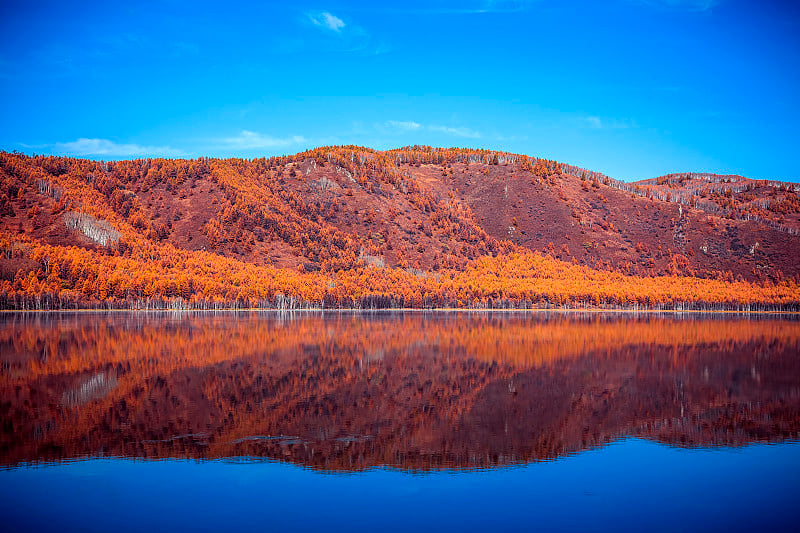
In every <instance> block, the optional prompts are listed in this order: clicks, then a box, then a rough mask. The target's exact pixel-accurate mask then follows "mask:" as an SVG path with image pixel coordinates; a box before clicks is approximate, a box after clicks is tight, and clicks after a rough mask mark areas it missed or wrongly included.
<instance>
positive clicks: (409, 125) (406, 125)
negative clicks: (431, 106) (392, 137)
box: [376, 120, 481, 139]
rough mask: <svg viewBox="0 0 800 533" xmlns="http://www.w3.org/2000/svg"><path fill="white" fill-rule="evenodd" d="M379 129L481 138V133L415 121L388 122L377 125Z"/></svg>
mask: <svg viewBox="0 0 800 533" xmlns="http://www.w3.org/2000/svg"><path fill="white" fill-rule="evenodd" d="M376 126H377V127H378V128H379V129H382V130H384V131H387V130H388V131H389V132H393V133H410V132H420V131H435V132H439V133H446V134H447V135H452V136H454V137H466V138H470V139H478V138H480V137H481V133H480V132H479V131H476V130H473V129H470V128H464V127H453V126H441V125H437V124H420V123H419V122H414V121H413V120H387V121H386V122H385V123H383V124H379V125H376Z"/></svg>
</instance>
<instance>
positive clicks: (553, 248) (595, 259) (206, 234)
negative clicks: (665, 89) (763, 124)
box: [0, 147, 800, 280]
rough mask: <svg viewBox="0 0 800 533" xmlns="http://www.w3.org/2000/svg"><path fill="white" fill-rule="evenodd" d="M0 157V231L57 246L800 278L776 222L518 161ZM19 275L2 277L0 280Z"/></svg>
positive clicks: (789, 241)
mask: <svg viewBox="0 0 800 533" xmlns="http://www.w3.org/2000/svg"><path fill="white" fill-rule="evenodd" d="M498 154H499V156H500V157H497V156H498ZM0 155H1V157H0V163H1V164H0V178H2V184H3V190H2V193H1V194H0V226H2V228H3V229H12V230H15V231H20V232H24V233H28V234H30V235H31V236H33V237H35V238H37V239H41V240H42V241H44V242H47V243H51V244H61V245H70V244H76V245H79V246H85V247H95V248H96V247H97V246H98V244H97V242H93V241H92V239H90V238H88V237H87V236H86V235H85V234H83V233H81V232H80V231H76V230H72V229H69V228H67V226H66V224H65V217H67V216H69V214H70V213H74V212H76V211H78V212H86V213H89V214H92V215H93V216H94V217H96V218H97V220H98V221H107V222H108V223H110V225H111V227H113V228H115V229H117V230H119V231H120V232H121V233H122V235H123V237H122V240H123V241H124V240H125V239H138V238H144V239H149V240H153V241H162V242H169V243H172V244H174V245H175V246H178V247H180V248H186V249H190V250H200V249H206V250H209V251H213V252H215V253H219V254H221V255H224V256H228V257H234V258H237V259H240V260H244V261H248V262H252V263H255V264H268V263H272V264H274V265H276V266H279V267H289V268H301V267H302V268H303V269H305V270H315V269H323V270H335V269H339V268H351V267H353V266H354V265H358V264H364V263H372V264H382V263H383V264H386V265H387V266H401V267H412V268H419V269H425V270H437V269H439V268H448V267H456V268H462V267H463V266H465V265H466V263H467V261H469V260H470V259H474V258H476V257H479V256H482V255H486V254H492V255H496V254H497V253H500V252H503V251H511V250H513V249H514V248H515V247H516V246H521V247H525V248H528V249H531V250H538V251H549V252H551V253H552V254H553V255H554V256H556V257H558V258H561V259H565V260H574V261H576V262H578V263H581V264H587V265H590V266H595V267H603V268H613V269H618V270H621V271H624V272H628V273H637V274H643V275H654V274H664V273H684V274H692V273H697V274H699V275H703V276H711V275H717V274H715V272H730V273H731V274H732V276H734V277H738V276H742V277H744V278H746V279H751V280H753V279H764V278H767V277H772V278H780V277H782V276H789V277H798V276H800V262H798V261H797V258H798V257H800V238H799V237H797V236H796V235H791V234H790V233H788V232H786V231H780V230H778V229H774V228H772V227H770V226H769V225H768V224H767V223H766V222H760V221H747V220H737V219H732V218H725V217H723V216H720V215H722V214H724V213H722V212H720V213H719V214H711V213H708V212H706V211H703V210H701V209H696V208H692V207H690V206H688V205H679V204H677V203H675V202H666V201H661V200H658V199H656V198H649V199H648V198H646V197H644V196H638V195H635V194H632V193H630V192H626V191H622V190H620V189H619V188H616V187H614V186H613V185H614V184H613V182H610V181H609V184H606V183H603V180H602V179H601V180H597V179H592V178H589V179H582V178H581V177H579V176H578V175H580V174H581V173H579V172H577V171H576V170H574V169H573V167H569V166H567V165H557V164H555V163H554V162H544V161H542V160H531V159H529V158H526V157H525V156H516V155H513V154H503V153H495V152H481V151H467V150H439V149H431V148H427V147H414V148H408V149H400V150H394V151H389V152H375V151H372V150H369V149H364V148H358V147H326V148H321V149H317V150H314V151H311V152H306V153H302V154H298V155H296V156H290V157H283V158H272V159H262V160H252V161H244V160H235V159H231V160H209V159H200V160H193V161H182V160H141V161H122V162H114V163H98V162H94V161H87V160H76V159H67V158H41V157H39V158H30V157H26V156H22V155H18V154H7V153H3V154H0ZM531 162H535V165H533V166H532V165H531V164H530V163H531ZM562 168H563V169H564V170H563V171H562ZM787 194H788V193H787ZM658 195H659V193H658V192H656V196H658ZM123 251H124V250H123ZM18 268H25V265H17V264H13V265H12V264H9V263H4V264H3V268H2V270H3V271H2V272H0V274H2V275H3V276H4V277H5V278H6V279H8V277H9V276H13V274H14V273H15V272H16V270H17V269H18Z"/></svg>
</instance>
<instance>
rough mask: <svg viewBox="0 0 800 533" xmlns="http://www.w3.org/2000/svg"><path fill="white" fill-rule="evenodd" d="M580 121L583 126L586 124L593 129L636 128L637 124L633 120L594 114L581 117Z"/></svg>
mask: <svg viewBox="0 0 800 533" xmlns="http://www.w3.org/2000/svg"><path fill="white" fill-rule="evenodd" d="M579 120H580V122H581V123H583V125H584V126H588V127H590V128H592V129H595V130H600V129H607V130H623V129H628V128H637V127H638V124H637V123H636V121H635V120H620V119H616V118H601V117H598V116H595V115H589V116H585V117H581V118H580V119H579Z"/></svg>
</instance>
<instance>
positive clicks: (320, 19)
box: [308, 11, 347, 33]
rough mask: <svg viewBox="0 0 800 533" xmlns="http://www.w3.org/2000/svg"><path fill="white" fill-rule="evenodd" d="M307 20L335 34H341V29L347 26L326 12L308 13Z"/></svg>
mask: <svg viewBox="0 0 800 533" xmlns="http://www.w3.org/2000/svg"><path fill="white" fill-rule="evenodd" d="M308 19H309V20H310V21H311V22H312V23H313V24H314V25H315V26H320V27H323V28H328V29H329V30H331V31H335V32H336V33H341V31H342V28H344V27H345V26H346V25H347V24H345V23H344V21H343V20H342V19H340V18H339V17H337V16H336V15H333V14H331V13H329V12H327V11H320V12H317V13H309V14H308Z"/></svg>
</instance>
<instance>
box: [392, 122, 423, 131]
mask: <svg viewBox="0 0 800 533" xmlns="http://www.w3.org/2000/svg"><path fill="white" fill-rule="evenodd" d="M386 125H387V126H389V127H390V128H392V129H396V130H400V131H416V130H418V129H420V128H422V124H420V123H419V122H413V121H410V120H409V121H401V120H389V121H387V122H386Z"/></svg>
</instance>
